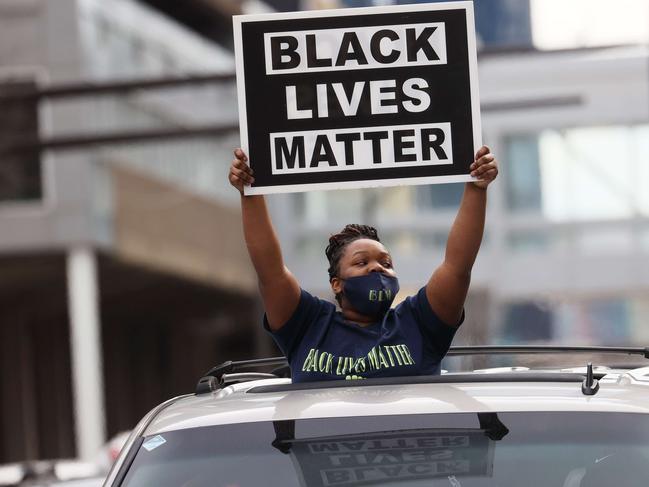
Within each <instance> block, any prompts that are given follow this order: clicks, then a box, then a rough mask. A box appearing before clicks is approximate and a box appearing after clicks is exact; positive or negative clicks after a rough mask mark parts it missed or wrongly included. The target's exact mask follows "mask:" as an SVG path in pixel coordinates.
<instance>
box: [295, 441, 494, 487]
mask: <svg viewBox="0 0 649 487" xmlns="http://www.w3.org/2000/svg"><path fill="white" fill-rule="evenodd" d="M290 452H291V456H292V458H293V463H294V465H295V467H296V469H297V471H298V474H299V478H300V483H301V485H303V486H307V485H308V486H310V487H333V486H340V487H343V486H344V487H352V486H361V485H377V484H382V483H388V484H390V485H401V484H403V483H406V482H408V481H412V480H426V479H430V480H432V479H436V478H451V477H453V478H454V477H460V478H461V477H491V476H492V475H493V457H494V442H493V441H492V440H490V439H489V438H487V437H486V436H485V434H484V431H483V430H465V429H456V430H417V431H401V432H384V433H371V434H364V435H349V436H341V437H329V438H323V439H318V438H314V439H309V440H293V441H292V442H291V449H290ZM447 482H448V481H447ZM457 484H458V485H459V482H457ZM418 485H419V484H418ZM447 485H455V484H452V483H450V484H448V483H447Z"/></svg>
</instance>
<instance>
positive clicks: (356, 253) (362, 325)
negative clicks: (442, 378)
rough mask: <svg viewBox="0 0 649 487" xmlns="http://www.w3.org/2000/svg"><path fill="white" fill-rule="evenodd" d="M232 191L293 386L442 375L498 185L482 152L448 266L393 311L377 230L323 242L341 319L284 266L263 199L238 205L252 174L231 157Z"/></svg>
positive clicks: (350, 228) (392, 280) (353, 228)
mask: <svg viewBox="0 0 649 487" xmlns="http://www.w3.org/2000/svg"><path fill="white" fill-rule="evenodd" d="M234 155H235V158H234V160H233V161H232V165H231V167H230V174H229V180H230V183H231V184H232V185H233V186H234V187H235V188H236V189H237V190H238V191H239V193H240V194H241V210H242V219H243V230H244V237H245V241H246V245H247V247H248V253H249V255H250V259H251V260H252V263H253V266H254V268H255V270H256V272H257V277H258V279H259V289H260V292H261V297H262V300H263V303H264V308H265V311H266V314H265V316H264V327H265V328H266V329H267V330H268V331H270V333H271V334H272V336H273V338H274V339H275V341H276V342H277V344H278V346H279V347H280V349H281V350H282V352H283V353H284V354H285V355H286V357H287V359H288V361H289V364H290V367H291V373H292V378H293V382H304V381H315V380H331V379H363V378H370V377H390V376H391V377H395V376H406V375H431V374H438V373H440V362H441V360H442V358H443V357H444V355H445V354H446V352H447V351H448V348H449V346H450V344H451V340H452V339H453V336H454V335H455V332H456V331H457V328H458V327H459V326H460V324H461V323H462V322H463V320H464V301H465V299H466V295H467V292H468V289H469V282H470V277H471V269H472V267H473V263H474V262H475V259H476V256H477V254H478V250H479V248H480V243H481V241H482V235H483V229H484V222H485V212H486V204H487V192H486V190H487V187H488V186H489V184H490V183H491V182H492V181H493V180H494V179H495V178H496V176H497V175H498V164H497V161H496V159H495V157H494V155H493V154H491V152H490V150H489V148H488V147H486V146H483V147H481V148H480V149H479V150H478V152H477V153H476V155H475V159H474V161H473V163H472V164H471V166H470V170H471V176H474V177H475V178H476V179H475V181H473V182H469V183H466V186H465V189H464V195H463V198H462V202H461V204H460V208H459V210H458V214H457V216H456V218H455V222H454V223H453V225H452V228H451V231H450V233H449V236H448V241H447V246H446V254H445V258H444V261H443V262H442V263H441V264H440V265H439V266H438V267H437V268H436V269H435V270H434V272H433V273H432V275H431V277H430V279H429V280H428V282H427V283H426V285H425V286H424V287H422V288H421V289H420V291H419V292H418V293H417V294H415V295H413V296H410V297H408V298H406V299H405V300H404V301H403V302H401V303H400V304H399V305H397V306H396V307H394V308H392V307H391V305H392V301H393V300H394V298H395V296H396V294H397V292H398V291H399V282H398V279H397V276H396V272H395V270H394V266H393V263H392V258H391V256H390V253H389V251H388V250H387V249H386V248H385V246H384V245H383V244H382V243H381V242H380V240H379V237H378V234H377V232H376V230H375V229H374V228H372V227H369V226H365V225H347V226H346V227H345V228H344V229H343V230H342V232H340V233H338V234H336V235H332V236H331V237H330V238H329V245H328V246H327V249H326V255H327V259H328V260H329V282H330V285H331V289H332V291H333V292H334V295H335V297H336V301H337V302H338V305H339V309H337V308H336V306H335V305H334V304H333V303H331V302H328V301H324V300H322V299H319V298H317V297H314V296H312V295H311V294H309V293H308V292H306V291H305V290H303V289H301V288H300V285H299V283H298V281H297V279H296V278H295V276H293V274H291V272H290V271H289V270H288V269H287V268H286V266H285V265H284V261H283V258H282V252H281V249H280V245H279V241H278V239H277V236H276V234H275V230H274V229H273V225H272V222H271V218H270V215H269V213H268V210H267V208H266V203H265V200H264V197H263V196H262V195H254V196H244V191H243V188H244V186H245V185H250V184H252V183H253V182H254V174H253V172H252V170H251V169H250V167H249V166H248V164H247V157H246V155H245V154H244V152H243V151H242V150H241V149H236V150H235V151H234Z"/></svg>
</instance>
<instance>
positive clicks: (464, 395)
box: [143, 367, 649, 436]
mask: <svg viewBox="0 0 649 487" xmlns="http://www.w3.org/2000/svg"><path fill="white" fill-rule="evenodd" d="M521 369H523V370H521ZM585 372H586V368H585V367H584V368H581V369H564V370H560V369H559V370H553V371H549V370H544V371H540V372H539V371H529V370H525V368H511V369H508V370H504V369H503V368H499V369H493V370H489V369H487V370H482V371H474V372H471V373H457V374H453V373H451V374H443V375H442V376H436V377H437V378H435V377H419V378H393V379H388V380H380V379H366V380H358V381H331V382H329V383H311V384H291V382H290V379H263V380H252V381H247V382H243V383H237V384H232V385H228V386H225V387H223V388H222V389H219V390H215V391H212V392H209V393H206V394H197V395H188V396H181V397H179V398H176V399H175V400H172V401H170V402H169V403H168V404H167V405H166V406H165V407H164V408H162V409H160V410H159V411H158V412H157V414H155V415H153V416H152V417H150V420H149V421H148V423H147V426H146V429H145V430H144V431H143V436H149V435H155V434H159V433H164V432H169V431H173V430H180V429H187V428H196V427H205V426H215V425H222V424H233V423H243V422H246V423H247V422H257V421H280V420H290V419H310V418H328V417H332V418H333V417H350V416H380V415H395V414H431V413H474V412H516V411H521V412H523V411H529V412H531V411H544V412H550V411H564V412H565V411H589V412H620V413H640V414H647V413H649V394H648V392H649V367H644V368H637V369H632V370H622V369H620V370H615V369H604V372H602V371H601V370H600V372H599V374H598V375H597V376H598V377H599V384H600V387H599V390H598V391H597V392H596V394H594V395H587V394H586V393H585V392H583V391H582V381H583V379H584V377H585V375H584V374H585Z"/></svg>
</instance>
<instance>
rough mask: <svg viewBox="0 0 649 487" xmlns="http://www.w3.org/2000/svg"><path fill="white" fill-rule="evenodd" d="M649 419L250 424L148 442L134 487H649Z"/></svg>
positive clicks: (438, 417) (434, 417) (437, 417)
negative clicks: (306, 486) (269, 486)
mask: <svg viewBox="0 0 649 487" xmlns="http://www.w3.org/2000/svg"><path fill="white" fill-rule="evenodd" d="M647 478H649V417H647V416H645V415H641V414H628V413H626V414H625V413H583V412H570V413H566V412H539V413H529V412H524V413H522V412H517V413H499V414H494V413H487V414H480V415H478V414H466V413H462V414H430V415H427V414H421V415H394V416H370V417H353V418H326V419H305V420H296V421H276V422H260V423H243V424H232V425H221V426H210V427H203V428H193V429H186V430H180V431H172V432H168V433H163V434H160V435H153V436H149V437H146V438H145V440H144V442H143V443H142V446H141V447H140V449H139V451H138V453H137V455H136V457H135V459H134V461H133V463H132V465H131V467H130V470H129V472H128V473H127V475H126V477H125V478H124V482H123V483H122V485H124V486H126V487H144V486H151V485H156V486H161V487H165V486H169V487H171V486H173V487H178V486H183V487H199V486H200V487H208V486H209V487H215V486H217V487H235V486H237V487H247V486H265V485H277V486H282V487H292V486H296V487H297V486H304V485H308V486H323V487H324V486H327V487H329V486H356V485H359V486H360V485H382V486H392V485H394V486H397V485H408V486H413V487H418V486H427V487H430V486H450V487H482V486H499V487H521V486H523V487H527V486H530V487H532V486H534V487H537V486H548V487H550V486H552V487H555V486H558V487H611V486H612V485H615V486H627V485H628V486H636V485H637V486H644V485H646V479H647Z"/></svg>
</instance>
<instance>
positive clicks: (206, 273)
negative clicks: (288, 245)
mask: <svg viewBox="0 0 649 487" xmlns="http://www.w3.org/2000/svg"><path fill="white" fill-rule="evenodd" d="M143 26H145V28H143ZM232 72H233V58H232V55H231V54H230V53H229V52H228V51H226V50H224V49H222V48H219V47H218V46H216V45H212V44H210V43H208V42H207V41H205V40H203V39H201V38H199V37H198V36H196V35H194V34H191V33H190V32H189V31H188V30H187V29H185V28H182V27H180V26H179V25H178V24H176V23H175V22H173V21H171V20H169V19H167V18H165V17H163V16H162V15H160V14H159V13H157V12H155V11H154V10H152V9H150V8H146V7H143V6H141V5H139V4H137V3H135V2H132V1H129V0H113V1H111V2H105V1H103V0H62V1H57V2H51V1H47V0H27V1H23V0H20V1H16V0H2V1H0V84H2V86H3V88H2V91H1V92H0V95H3V96H5V98H4V99H3V100H2V101H0V103H3V105H2V106H3V107H5V109H4V110H3V111H2V115H0V119H1V120H2V123H1V124H2V127H3V138H2V140H1V141H0V149H1V150H0V152H1V153H2V155H1V156H0V159H1V160H2V162H3V163H5V165H4V167H5V169H4V170H3V172H2V174H0V186H1V187H2V190H1V191H0V193H1V194H2V197H1V200H2V201H1V202H0V228H1V229H2V230H1V231H0V336H1V337H2V339H0V356H1V357H2V368H1V370H0V398H1V399H0V463H2V462H6V461H13V460H21V459H34V458H53V457H63V456H80V457H83V458H85V459H89V458H91V457H93V455H95V453H96V451H97V449H98V448H99V447H100V446H101V445H102V444H103V442H104V441H105V439H106V435H107V434H109V435H112V434H114V433H116V432H117V431H121V430H124V429H128V428H130V427H132V425H133V424H134V422H135V421H136V419H137V418H139V417H140V416H141V415H142V413H143V412H145V411H146V410H147V409H148V408H150V407H151V406H153V405H154V404H156V403H158V402H159V401H160V400H162V399H163V398H164V397H167V396H169V395H171V394H175V393H179V392H183V391H185V390H189V389H191V388H192V387H193V383H194V381H195V380H196V378H197V377H199V376H200V374H201V373H203V372H204V371H205V370H206V369H207V368H209V367H210V366H211V365H213V363H214V362H217V361H223V360H226V359H229V358H233V357H236V356H243V355H245V356H250V354H251V353H259V354H267V353H269V352H268V351H267V348H266V347H267V346H268V345H269V341H267V340H263V339H257V338H256V337H257V336H258V334H257V332H258V331H259V329H258V327H257V326H255V325H256V324H257V323H256V322H257V320H258V315H259V313H258V305H257V298H256V281H255V277H254V275H253V272H252V269H251V266H250V264H249V263H248V258H247V255H246V252H245V247H244V246H242V245H241V242H242V234H241V228H240V217H239V215H238V195H237V194H236V192H235V191H233V190H231V189H230V188H229V186H228V184H227V178H226V174H227V168H228V165H229V160H230V155H229V154H230V150H231V147H233V146H234V145H235V144H236V140H237V139H238V135H237V133H236V99H235V97H234V96H233V93H234V87H233V85H232V82H229V83H227V84H223V83H204V84H202V85H198V86H193V85H192V86H180V87H177V86H176V87H174V86H172V83H169V84H168V85H169V86H167V87H166V88H164V87H163V88H162V89H155V90H153V89H147V90H134V89H131V90H129V91H127V92H120V91H119V90H118V91H117V92H116V93H112V92H106V93H104V94H103V95H102V96H97V95H95V96H76V94H75V90H76V92H77V94H78V91H79V88H78V85H75V86H77V88H74V89H67V88H66V89H67V92H69V93H68V95H69V96H66V95H65V92H66V89H62V87H67V86H71V85H70V83H78V82H79V81H85V82H94V83H107V82H115V81H127V80H137V79H144V80H147V79H154V78H158V79H164V78H165V77H177V76H179V75H182V76H188V75H194V76H196V75H202V74H204V73H209V74H212V75H214V74H218V73H223V74H226V75H231V74H232ZM34 84H36V88H35V87H34ZM48 87H59V94H58V95H56V96H53V95H52V96H50V95H48V96H39V97H38V98H35V97H32V98H29V97H28V98H25V99H18V101H16V100H14V99H7V98H6V96H12V95H17V94H20V93H23V92H24V90H26V89H27V90H32V92H34V90H36V92H39V90H43V89H48ZM81 88H83V87H81ZM50 91H51V90H50ZM55 91H56V90H55ZM61 91H63V92H64V93H63V94H61ZM81 91H83V90H81ZM122 91H123V90H122ZM34 100H39V101H38V102H37V103H36V104H34ZM32 106H33V107H35V109H36V110H35V111H34V113H33V114H31V111H30V110H31V107H32ZM7 107H8V108H7ZM30 114H31V115H30ZM219 125H222V126H230V127H234V128H235V129H234V130H229V132H227V131H226V132H225V134H226V135H223V136H222V137H221V138H220V139H214V138H207V137H205V136H204V137H202V138H201V137H198V138H194V139H174V138H170V139H168V140H156V141H155V142H148V143H138V142H133V143H130V144H124V143H122V144H119V145H98V144H87V143H86V142H85V141H87V140H88V139H93V138H95V139H97V138H98V137H99V138H101V137H103V136H109V135H110V134H114V133H120V134H122V139H124V134H126V135H129V134H138V133H140V132H142V131H146V130H149V131H151V130H158V131H169V132H170V133H171V132H174V131H175V132H182V131H183V130H185V129H190V130H191V129H192V127H205V126H213V127H218V126H219ZM29 130H32V132H31V133H30V132H29ZM228 133H229V135H227V134H228ZM37 139H38V140H37ZM61 141H67V142H66V143H61ZM71 141H72V142H71ZM75 141H76V142H75ZM21 144H23V145H25V146H27V147H32V148H31V149H29V150H22V151H20V152H16V151H15V150H14V149H11V148H12V147H14V146H19V145H21ZM39 145H40V146H41V147H42V146H45V147H49V149H47V150H43V151H42V152H41V151H39V149H38V146H39ZM34 147H36V148H34ZM63 147H64V148H63ZM8 167H10V168H11V170H8V169H6V168H8ZM75 432H76V434H75Z"/></svg>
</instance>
